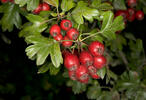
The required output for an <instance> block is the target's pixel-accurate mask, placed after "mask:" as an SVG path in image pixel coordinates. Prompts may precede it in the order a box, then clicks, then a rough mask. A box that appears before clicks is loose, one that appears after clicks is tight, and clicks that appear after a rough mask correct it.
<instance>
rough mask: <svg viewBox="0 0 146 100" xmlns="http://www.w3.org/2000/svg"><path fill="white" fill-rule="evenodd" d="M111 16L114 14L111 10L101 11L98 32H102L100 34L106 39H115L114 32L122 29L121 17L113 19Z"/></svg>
mask: <svg viewBox="0 0 146 100" xmlns="http://www.w3.org/2000/svg"><path fill="white" fill-rule="evenodd" d="M113 18H114V14H113V13H112V12H111V11H107V12H104V13H103V23H102V27H101V31H99V33H102V35H103V36H104V37H106V38H108V39H115V38H116V34H115V32H116V31H119V30H122V29H124V22H123V17H122V16H118V17H116V18H115V19H114V21H113Z"/></svg>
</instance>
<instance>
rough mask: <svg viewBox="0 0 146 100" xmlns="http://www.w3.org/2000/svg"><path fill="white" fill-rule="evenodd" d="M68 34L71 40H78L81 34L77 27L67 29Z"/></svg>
mask: <svg viewBox="0 0 146 100" xmlns="http://www.w3.org/2000/svg"><path fill="white" fill-rule="evenodd" d="M67 36H68V37H69V38H70V39H71V40H76V39H77V38H78V36H79V32H78V31H77V30H76V29H75V28H71V29H69V30H68V31H67Z"/></svg>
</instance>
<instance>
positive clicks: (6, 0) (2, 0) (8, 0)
mask: <svg viewBox="0 0 146 100" xmlns="http://www.w3.org/2000/svg"><path fill="white" fill-rule="evenodd" d="M1 2H2V3H7V2H14V0H1Z"/></svg>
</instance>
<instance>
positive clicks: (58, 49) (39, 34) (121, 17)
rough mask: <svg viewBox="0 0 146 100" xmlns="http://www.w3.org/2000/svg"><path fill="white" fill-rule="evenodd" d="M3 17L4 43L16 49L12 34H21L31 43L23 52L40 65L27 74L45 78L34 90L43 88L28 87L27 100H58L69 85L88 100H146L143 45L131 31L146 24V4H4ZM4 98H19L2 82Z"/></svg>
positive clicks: (121, 0)
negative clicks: (13, 96)
mask: <svg viewBox="0 0 146 100" xmlns="http://www.w3.org/2000/svg"><path fill="white" fill-rule="evenodd" d="M0 13H1V14H0V15H1V16H0V26H1V28H0V31H1V33H0V34H1V37H2V39H3V41H5V42H6V43H7V44H10V45H11V41H10V40H9V39H8V38H7V37H6V35H5V34H6V32H9V33H10V32H17V31H18V30H19V32H18V33H17V35H18V37H19V38H23V40H24V41H25V43H26V44H27V46H26V44H23V45H24V46H25V47H26V48H23V50H24V51H25V52H26V55H27V56H28V58H29V59H31V60H32V62H36V66H37V69H35V68H34V69H32V68H30V69H29V68H28V69H27V70H33V71H32V72H34V73H37V74H39V75H42V77H41V79H40V84H36V85H34V88H37V87H39V86H40V87H41V88H38V90H37V89H36V90H37V91H33V90H31V89H32V87H30V86H29V85H25V86H26V91H27V92H26V94H24V97H21V99H22V100H31V99H32V100H48V99H49V98H50V99H53V98H54V96H56V95H57V94H58V93H60V92H61V91H62V88H60V87H61V86H64V84H65V85H66V86H67V87H71V88H72V91H73V92H74V94H80V95H82V93H86V97H87V98H88V99H96V100H145V99H146V77H145V75H146V58H145V50H144V47H143V42H142V40H141V39H139V38H136V36H135V35H134V33H129V31H128V28H129V27H130V24H131V23H133V22H134V21H139V22H140V21H142V20H143V19H144V14H145V13H146V1H145V0H14V1H13V0H1V4H0ZM128 25H129V26H128ZM16 30H17V31H16ZM10 34H11V33H10ZM75 51H76V52H75ZM95 51H96V52H95ZM64 52H68V53H69V54H67V53H66V54H64ZM0 56H1V57H2V58H5V56H7V55H6V54H5V53H4V54H0ZM85 58H87V59H88V60H87V61H86V59H85ZM8 59H9V57H8ZM6 61H7V60H4V62H6ZM18 61H20V62H19V63H20V64H24V65H25V63H24V62H23V61H21V60H20V59H18ZM8 62H9V60H8ZM32 65H33V66H34V63H33V64H32ZM26 66H27V64H26ZM28 66H29V65H28ZM24 69H25V68H24ZM91 69H92V70H91ZM93 69H94V71H93ZM25 70H26V69H25ZM25 70H24V73H27V71H25ZM36 70H37V72H36ZM72 71H74V72H72ZM22 72H23V71H22ZM28 73H30V71H28ZM48 73H49V74H48ZM68 73H69V75H68ZM2 74H3V73H2ZM17 75H19V73H18V74H17ZM36 76H37V75H36ZM26 78H28V79H27V80H32V77H29V76H26ZM29 78H30V79H29ZM35 81H36V80H34V82H33V83H32V84H35ZM0 82H1V80H0ZM24 84H25V83H24ZM41 89H43V90H45V92H42V90H41ZM67 89H68V90H67V91H70V88H67ZM49 91H51V92H49ZM33 92H34V93H33ZM0 93H1V94H7V93H10V94H15V86H14V85H12V84H11V83H7V84H6V85H3V84H1V83H0ZM43 93H48V95H47V97H44V96H43ZM25 95H26V96H25ZM39 95H40V96H39ZM45 96H46V95H45ZM55 98H57V99H58V97H55ZM71 98H72V99H76V98H75V97H71Z"/></svg>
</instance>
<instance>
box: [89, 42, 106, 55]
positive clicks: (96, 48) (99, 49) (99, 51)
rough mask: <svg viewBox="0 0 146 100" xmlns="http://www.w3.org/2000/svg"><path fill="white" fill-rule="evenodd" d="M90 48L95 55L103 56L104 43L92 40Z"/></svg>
mask: <svg viewBox="0 0 146 100" xmlns="http://www.w3.org/2000/svg"><path fill="white" fill-rule="evenodd" d="M88 49H89V51H90V53H91V54H92V55H93V56H101V55H103V53H104V45H103V44H102V43H100V42H98V41H94V42H92V43H91V44H90V45H89V46H88Z"/></svg>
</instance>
